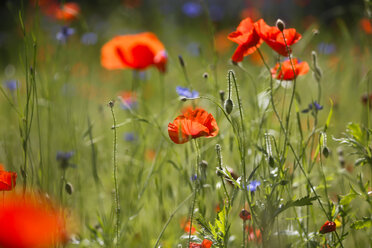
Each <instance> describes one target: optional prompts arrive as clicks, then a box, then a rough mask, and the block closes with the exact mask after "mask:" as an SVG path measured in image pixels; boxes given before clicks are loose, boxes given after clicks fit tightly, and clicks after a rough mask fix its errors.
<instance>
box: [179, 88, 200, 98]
mask: <svg viewBox="0 0 372 248" xmlns="http://www.w3.org/2000/svg"><path fill="white" fill-rule="evenodd" d="M176 91H177V94H178V95H179V96H180V97H186V98H197V97H199V92H197V91H196V90H193V91H191V90H190V89H188V88H186V87H181V86H177V87H176Z"/></svg>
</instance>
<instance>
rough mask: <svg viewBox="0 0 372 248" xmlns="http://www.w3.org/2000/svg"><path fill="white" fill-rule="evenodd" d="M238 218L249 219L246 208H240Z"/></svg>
mask: <svg viewBox="0 0 372 248" xmlns="http://www.w3.org/2000/svg"><path fill="white" fill-rule="evenodd" d="M239 217H240V219H242V220H244V221H246V220H250V219H251V213H250V212H248V211H247V210H246V209H242V211H240V214H239Z"/></svg>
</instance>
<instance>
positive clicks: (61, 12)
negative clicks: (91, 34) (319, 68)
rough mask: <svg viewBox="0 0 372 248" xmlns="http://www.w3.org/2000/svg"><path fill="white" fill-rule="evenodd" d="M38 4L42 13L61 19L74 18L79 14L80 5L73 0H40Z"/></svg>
mask: <svg viewBox="0 0 372 248" xmlns="http://www.w3.org/2000/svg"><path fill="white" fill-rule="evenodd" d="M33 2H36V1H35V0H34V1H33ZM38 5H39V6H40V9H41V11H42V12H43V13H44V14H46V15H48V16H50V17H52V18H55V19H58V20H62V21H72V20H75V19H77V18H78V16H79V14H80V6H79V4H77V3H75V2H68V3H64V4H60V3H59V2H58V1H55V0H42V1H38Z"/></svg>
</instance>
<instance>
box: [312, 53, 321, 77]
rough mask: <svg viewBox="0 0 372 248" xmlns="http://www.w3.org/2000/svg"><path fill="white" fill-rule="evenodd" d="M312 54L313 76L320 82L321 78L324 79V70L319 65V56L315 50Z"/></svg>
mask: <svg viewBox="0 0 372 248" xmlns="http://www.w3.org/2000/svg"><path fill="white" fill-rule="evenodd" d="M311 56H312V58H313V68H314V71H313V77H314V79H315V80H316V81H317V82H318V83H319V82H320V80H321V79H322V74H323V73H322V70H321V69H320V68H319V66H318V56H317V54H316V52H315V51H312V52H311Z"/></svg>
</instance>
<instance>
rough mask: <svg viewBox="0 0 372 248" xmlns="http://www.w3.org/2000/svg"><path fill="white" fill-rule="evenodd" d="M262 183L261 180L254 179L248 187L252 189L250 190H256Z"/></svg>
mask: <svg viewBox="0 0 372 248" xmlns="http://www.w3.org/2000/svg"><path fill="white" fill-rule="evenodd" d="M260 185H261V182H260V181H258V180H253V181H251V182H250V183H249V184H248V186H247V189H248V190H249V191H250V192H255V191H256V190H257V188H258V186H260Z"/></svg>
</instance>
